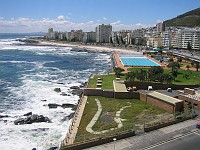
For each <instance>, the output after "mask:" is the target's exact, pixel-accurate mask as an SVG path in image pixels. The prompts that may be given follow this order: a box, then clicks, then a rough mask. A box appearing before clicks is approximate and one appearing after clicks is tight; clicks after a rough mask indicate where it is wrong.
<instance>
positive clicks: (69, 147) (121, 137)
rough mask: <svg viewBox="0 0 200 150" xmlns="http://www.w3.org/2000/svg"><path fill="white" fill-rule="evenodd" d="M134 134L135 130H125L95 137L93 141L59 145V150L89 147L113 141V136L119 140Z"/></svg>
mask: <svg viewBox="0 0 200 150" xmlns="http://www.w3.org/2000/svg"><path fill="white" fill-rule="evenodd" d="M134 135H135V131H130V132H125V133H121V134H119V135H116V136H110V137H107V138H104V139H96V140H94V141H87V142H85V143H80V144H72V145H67V146H65V147H61V148H60V150H79V149H85V148H89V147H93V146H97V145H101V144H105V143H109V142H113V138H116V139H117V140H120V139H124V138H127V137H131V136H134Z"/></svg>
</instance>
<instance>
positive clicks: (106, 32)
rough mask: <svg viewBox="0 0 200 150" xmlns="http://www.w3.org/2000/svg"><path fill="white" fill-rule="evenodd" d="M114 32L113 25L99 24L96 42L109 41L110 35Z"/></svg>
mask: <svg viewBox="0 0 200 150" xmlns="http://www.w3.org/2000/svg"><path fill="white" fill-rule="evenodd" d="M111 32H112V26H111V25H104V24H102V25H98V26H97V27H96V42H97V43H109V41H110V39H109V38H110V35H111Z"/></svg>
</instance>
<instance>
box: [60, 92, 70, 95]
mask: <svg viewBox="0 0 200 150" xmlns="http://www.w3.org/2000/svg"><path fill="white" fill-rule="evenodd" d="M60 95H62V96H70V95H69V94H66V93H64V92H62V93H61V94H60Z"/></svg>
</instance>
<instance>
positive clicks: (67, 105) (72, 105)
mask: <svg viewBox="0 0 200 150" xmlns="http://www.w3.org/2000/svg"><path fill="white" fill-rule="evenodd" d="M74 106H75V105H74V104H62V105H61V107H62V108H70V107H72V108H73V107H74Z"/></svg>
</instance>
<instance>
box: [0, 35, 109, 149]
mask: <svg viewBox="0 0 200 150" xmlns="http://www.w3.org/2000/svg"><path fill="white" fill-rule="evenodd" d="M29 36H30V35H28V36H27V35H23V34H17V35H12V34H9V35H7V34H6V35H3V34H0V149H1V150H32V149H33V148H36V149H37V150H47V149H49V148H51V147H54V146H56V147H59V145H60V143H61V141H62V140H63V139H64V137H65V135H66V133H67V131H68V127H69V125H70V121H71V120H69V119H66V116H68V115H70V114H71V113H73V112H74V110H73V109H72V108H62V107H57V108H51V109H50V108H49V107H48V104H50V103H54V104H58V105H62V104H75V105H76V104H77V103H78V100H79V96H78V95H74V93H72V90H71V89H70V87H72V86H81V85H83V83H85V82H87V81H88V78H89V77H90V76H91V75H92V74H107V73H109V71H110V68H111V60H110V54H109V53H99V52H92V51H86V50H81V49H77V48H71V47H56V46H29V45H26V44H25V43H23V42H20V41H18V40H16V39H22V38H23V39H24V38H27V37H29ZM55 88H60V89H61V92H56V91H54V89H55ZM61 93H62V94H61ZM63 93H64V94H63ZM29 112H32V114H37V115H43V116H45V117H48V118H49V119H50V120H51V123H48V122H40V123H32V124H22V125H15V124H14V121H15V120H17V119H18V118H23V117H24V116H23V115H24V114H26V113H29Z"/></svg>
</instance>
